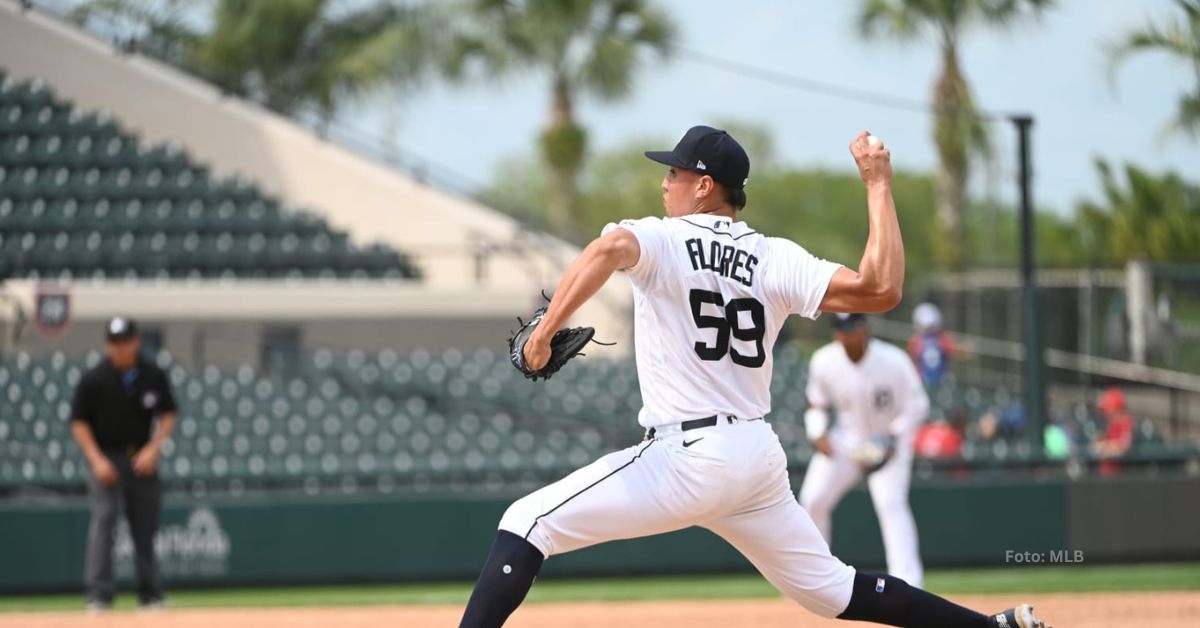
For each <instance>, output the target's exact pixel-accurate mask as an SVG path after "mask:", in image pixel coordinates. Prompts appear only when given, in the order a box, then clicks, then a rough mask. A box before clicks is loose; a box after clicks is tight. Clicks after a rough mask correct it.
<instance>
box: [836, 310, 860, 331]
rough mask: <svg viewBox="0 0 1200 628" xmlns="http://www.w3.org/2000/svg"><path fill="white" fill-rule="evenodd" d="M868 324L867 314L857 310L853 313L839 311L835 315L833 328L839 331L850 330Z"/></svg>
mask: <svg viewBox="0 0 1200 628" xmlns="http://www.w3.org/2000/svg"><path fill="white" fill-rule="evenodd" d="M866 324H867V315H866V314H859V313H857V312H855V313H853V314H842V313H838V314H834V315H833V328H834V329H836V330H837V331H850V330H852V329H855V328H858V327H860V326H862V325H866Z"/></svg>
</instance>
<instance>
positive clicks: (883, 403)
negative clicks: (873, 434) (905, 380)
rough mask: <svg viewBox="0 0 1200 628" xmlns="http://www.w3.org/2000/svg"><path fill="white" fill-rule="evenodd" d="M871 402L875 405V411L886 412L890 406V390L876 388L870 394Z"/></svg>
mask: <svg viewBox="0 0 1200 628" xmlns="http://www.w3.org/2000/svg"><path fill="white" fill-rule="evenodd" d="M872 401H873V402H874V403H875V409H876V410H886V409H887V408H889V407H891V405H892V390H891V389H890V388H876V389H875V391H874V393H873V394H872Z"/></svg>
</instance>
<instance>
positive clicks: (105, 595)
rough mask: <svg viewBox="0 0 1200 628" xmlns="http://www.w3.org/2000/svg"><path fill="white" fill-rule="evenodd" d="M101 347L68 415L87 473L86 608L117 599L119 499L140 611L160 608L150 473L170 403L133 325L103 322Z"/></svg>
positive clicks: (155, 498)
mask: <svg viewBox="0 0 1200 628" xmlns="http://www.w3.org/2000/svg"><path fill="white" fill-rule="evenodd" d="M105 340H106V341H107V342H106V343H105V350H106V353H107V354H108V359H107V360H106V361H104V362H102V363H100V364H99V365H97V366H96V368H94V369H92V370H90V371H88V372H87V374H85V375H84V376H83V378H81V379H80V380H79V386H78V387H77V388H76V389H75V397H74V401H73V402H72V408H71V412H72V414H71V416H72V419H73V420H72V422H71V434H72V436H74V437H75V442H77V443H79V449H80V450H82V452H83V455H84V457H85V458H86V459H87V461H88V465H89V466H90V467H91V470H92V477H91V478H90V479H89V480H88V503H89V505H90V507H91V512H92V522H91V526H90V527H89V529H88V549H87V557H86V560H85V565H84V581H85V583H86V586H87V603H88V608H89V609H91V610H94V611H98V610H104V609H107V608H108V607H109V606H110V605H111V604H112V599H113V596H114V594H115V592H116V585H115V583H114V579H113V555H112V554H113V551H112V550H113V531H114V529H115V528H116V523H117V504H118V503H119V502H120V501H122V499H123V501H124V503H125V516H126V518H127V519H128V521H129V531H130V534H131V535H132V537H133V547H134V551H135V553H136V571H137V595H138V601H139V603H140V604H141V605H142V606H143V607H151V608H153V607H160V606H162V601H163V597H162V595H163V594H162V588H161V586H160V585H159V582H158V576H157V574H156V572H155V565H154V535H155V533H156V532H157V531H158V516H159V509H160V507H161V506H162V485H161V484H160V482H159V479H158V472H157V467H158V455H159V451H160V450H161V448H162V444H163V442H164V441H166V440H167V438H168V437H169V436H170V435H171V429H172V428H174V427H175V397H174V396H173V395H172V394H171V386H170V383H169V381H168V379H167V376H166V374H165V373H163V371H162V370H161V369H159V368H158V367H157V366H155V365H154V364H153V363H152V362H149V361H147V360H143V359H141V357H140V355H139V354H140V349H141V339H140V338H139V336H138V331H137V326H136V324H135V323H134V322H133V321H132V320H130V319H128V318H114V319H112V320H111V321H109V323H108V327H107V328H106V329H105ZM155 417H157V418H158V426H157V428H156V429H154V430H153V436H152V435H151V427H152V425H153V423H154V419H155Z"/></svg>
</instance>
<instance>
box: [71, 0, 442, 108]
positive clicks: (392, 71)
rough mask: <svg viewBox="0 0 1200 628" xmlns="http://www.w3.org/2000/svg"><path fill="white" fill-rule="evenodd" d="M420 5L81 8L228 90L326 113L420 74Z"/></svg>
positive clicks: (128, 2)
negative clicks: (367, 92)
mask: <svg viewBox="0 0 1200 628" xmlns="http://www.w3.org/2000/svg"><path fill="white" fill-rule="evenodd" d="M189 11H190V14H191V17H192V19H191V20H189V19H188V18H189ZM423 11H424V9H423V8H422V7H421V6H415V7H414V6H409V5H407V4H404V3H399V2H382V1H376V2H369V3H358V4H356V5H353V8H350V9H346V8H345V7H344V6H341V5H338V4H337V3H334V2H331V1H330V0H287V1H282V0H280V1H274V0H273V1H270V2H261V1H258V0H205V1H189V0H157V1H156V0H92V1H91V2H88V3H85V4H83V5H81V6H80V8H79V9H77V10H76V11H75V13H74V17H75V19H76V20H78V21H80V22H82V23H88V22H89V21H91V20H96V19H103V20H107V21H108V22H109V24H110V25H113V26H116V27H117V28H118V29H119V30H124V31H125V32H126V33H128V34H127V35H124V36H121V37H120V39H121V41H122V43H123V44H125V45H127V46H128V47H130V48H133V49H137V50H141V51H144V52H146V53H147V54H150V55H152V56H156V57H158V58H161V59H163V60H164V61H167V62H169V63H173V64H175V65H178V66H180V67H182V68H183V69H185V70H187V71H190V72H193V73H195V74H198V75H200V76H202V77H204V78H205V79H207V80H210V81H212V82H214V83H215V84H217V85H218V86H219V87H221V88H222V89H224V90H226V91H228V92H230V93H233V94H237V95H239V96H243V97H246V98H251V99H253V100H256V101H258V102H260V103H262V104H264V105H266V106H267V107H268V108H270V109H273V110H275V111H278V112H280V113H284V114H288V115H292V114H296V113H298V112H300V111H302V110H304V109H306V108H309V107H312V108H315V109H316V111H317V112H318V114H319V115H320V116H321V118H322V119H324V120H328V119H330V118H331V117H332V116H333V114H334V112H335V110H336V108H337V106H338V105H339V103H340V102H341V101H342V100H343V99H345V98H348V97H352V96H355V95H358V94H360V93H362V92H364V91H367V90H370V89H374V88H378V87H382V86H384V85H389V84H391V85H395V84H402V85H411V84H412V83H413V82H414V81H416V80H418V79H419V77H420V76H421V74H422V70H423V69H424V67H425V62H426V60H427V58H428V57H427V50H428V49H429V48H430V46H429V41H430V40H431V39H432V38H433V37H434V35H433V34H432V33H431V32H430V29H426V28H423V27H424V26H425V20H424V13H423ZM201 14H207V16H206V19H203V20H200V19H195V18H196V16H197V15H201Z"/></svg>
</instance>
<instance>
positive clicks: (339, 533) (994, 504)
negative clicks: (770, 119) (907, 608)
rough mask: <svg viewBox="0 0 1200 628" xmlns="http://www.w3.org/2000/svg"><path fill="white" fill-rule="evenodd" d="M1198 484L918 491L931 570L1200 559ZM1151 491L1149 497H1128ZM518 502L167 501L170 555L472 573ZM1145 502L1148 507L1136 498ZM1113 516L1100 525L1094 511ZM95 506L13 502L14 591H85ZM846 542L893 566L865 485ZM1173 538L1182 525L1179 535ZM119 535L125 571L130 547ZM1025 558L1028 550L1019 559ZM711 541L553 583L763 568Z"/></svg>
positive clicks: (385, 574)
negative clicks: (85, 565)
mask: <svg viewBox="0 0 1200 628" xmlns="http://www.w3.org/2000/svg"><path fill="white" fill-rule="evenodd" d="M1198 493H1200V479H1196V478H1191V479H1179V480H1167V481H1162V480H1149V479H1138V480H1134V479H1130V480H1119V481H1116V482H1085V483H1070V484H1069V483H1063V482H1024V483H1017V482H1002V483H973V484H958V485H948V486H919V487H916V488H914V490H913V494H912V503H913V507H914V511H915V514H916V518H917V525H918V528H919V530H920V536H921V554H922V556H923V557H924V559H925V561H926V563H927V564H928V565H929V566H966V565H977V566H1004V565H1020V566H1028V565H1030V564H1041V563H1052V562H1058V563H1063V562H1085V563H1086V562H1112V561H1131V560H1189V559H1190V560H1194V559H1197V558H1200V537H1198V536H1197V535H1196V534H1195V533H1194V525H1193V524H1194V522H1195V521H1197V518H1198V517H1197V515H1200V512H1198V510H1200V504H1198V503H1197V501H1196V500H1195V499H1194V497H1195V495H1196V494H1198ZM1137 494H1141V495H1144V496H1145V497H1144V498H1143V499H1141V501H1140V502H1139V501H1137V500H1136V499H1135V500H1133V501H1132V502H1129V501H1126V500H1125V498H1127V497H1129V496H1131V495H1137ZM510 501H511V498H501V497H495V496H487V497H451V496H430V497H420V498H417V497H398V496H378V495H373V496H356V497H350V496H348V497H322V498H295V497H293V498H282V499H281V498H276V499H263V498H254V499H250V498H244V499H224V500H220V499H217V500H205V501H194V500H190V499H181V498H175V499H171V500H168V504H167V506H166V509H165V513H164V516H163V523H162V527H161V529H160V532H159V536H158V539H157V541H156V544H157V552H158V558H159V564H160V568H161V570H162V572H163V574H164V577H165V579H166V580H167V581H168V583H169V586H173V587H186V586H233V585H248V584H300V583H328V582H366V581H434V580H472V579H474V578H475V577H476V575H477V573H478V569H479V566H480V565H481V563H482V561H483V559H484V557H485V556H486V553H487V549H488V546H489V545H490V543H491V541H492V538H493V537H494V535H495V525H496V522H497V521H498V520H499V518H500V515H501V514H502V513H503V511H504V509H505V508H506V507H507V505H508V503H510ZM1129 504H1134V505H1136V506H1138V507H1133V508H1129V507H1122V505H1129ZM1097 513H1100V514H1103V515H1104V520H1103V521H1097V519H1096V514H1097ZM87 519H88V515H87V507H86V505H85V504H84V503H83V502H82V500H74V501H70V502H68V503H61V504H53V505H20V504H11V503H10V504H0V557H3V559H4V560H3V561H0V591H5V592H18V591H51V590H79V587H80V581H81V573H82V561H83V552H84V543H85V538H86V531H87ZM834 528H835V530H836V531H835V536H834V544H833V551H834V553H835V554H837V555H838V556H840V557H841V558H842V559H843V560H845V561H846V562H848V563H850V564H852V565H855V566H858V567H861V568H865V569H880V568H882V565H883V563H884V560H883V547H882V542H881V541H880V538H879V531H878V527H877V526H876V524H875V517H874V513H873V512H872V508H871V504H870V499H869V497H868V495H867V494H866V492H865V491H863V490H861V489H859V490H856V491H853V492H852V493H851V494H850V495H849V496H848V497H847V499H846V500H845V501H844V502H843V503H842V506H841V507H840V508H839V509H838V511H837V513H836V514H835V517H834ZM1163 531H1168V532H1167V533H1166V534H1164V533H1163ZM124 534H125V533H124V532H119V539H118V543H117V549H116V557H117V559H116V560H117V570H118V573H119V574H121V576H122V577H123V578H125V579H126V580H128V578H129V576H130V575H131V569H132V567H131V565H132V563H131V555H130V547H129V543H128V539H127V536H122V535H124ZM1017 554H1020V555H1021V556H1022V557H1023V558H1018V557H1017ZM749 570H751V566H750V565H749V563H747V562H746V561H745V559H743V558H742V557H741V556H740V555H739V554H737V552H735V551H734V550H733V549H732V548H731V547H730V546H729V545H727V544H726V543H725V542H724V541H722V540H720V539H719V538H717V537H716V536H714V535H713V534H711V533H709V532H707V531H704V530H700V529H689V530H684V531H681V532H676V533H672V534H668V535H662V536H658V537H651V538H644V539H634V540H629V541H620V542H615V543H609V544H604V545H603V546H598V547H592V548H587V549H584V550H580V551H578V552H573V553H570V554H566V555H563V556H556V557H553V558H552V559H551V560H550V561H548V562H547V563H546V568H545V571H544V573H545V574H546V575H547V576H594V575H630V574H679V573H698V572H718V571H749Z"/></svg>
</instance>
